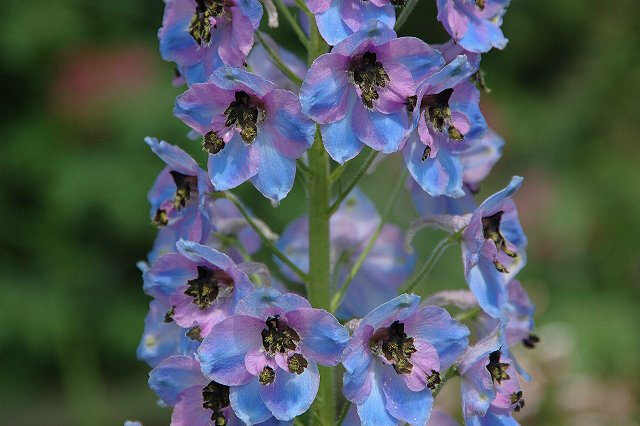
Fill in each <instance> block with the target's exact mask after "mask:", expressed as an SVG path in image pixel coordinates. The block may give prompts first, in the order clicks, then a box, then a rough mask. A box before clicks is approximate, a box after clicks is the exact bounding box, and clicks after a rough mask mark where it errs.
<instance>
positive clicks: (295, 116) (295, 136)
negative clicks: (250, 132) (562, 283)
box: [260, 89, 316, 159]
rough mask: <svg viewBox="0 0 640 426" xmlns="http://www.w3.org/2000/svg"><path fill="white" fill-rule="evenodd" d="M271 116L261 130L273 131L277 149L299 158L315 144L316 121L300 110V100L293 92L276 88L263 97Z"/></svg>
mask: <svg viewBox="0 0 640 426" xmlns="http://www.w3.org/2000/svg"><path fill="white" fill-rule="evenodd" d="M262 100H263V102H264V103H265V104H266V107H267V110H268V111H270V114H269V118H268V119H267V121H266V122H265V124H264V125H262V126H261V128H260V130H261V131H268V132H270V133H271V141H272V143H273V146H274V147H275V148H276V150H277V151H278V152H279V153H280V154H282V155H285V156H287V157H289V158H294V159H295V158H299V157H300V156H301V155H302V154H303V153H304V152H305V151H306V150H307V149H309V148H310V147H311V145H312V144H313V137H314V135H315V132H316V127H315V125H314V123H313V122H312V121H311V120H309V119H308V118H306V117H305V116H303V115H302V113H301V112H300V101H299V100H298V97H297V96H296V95H294V94H293V93H291V92H289V91H286V90H281V89H275V90H272V91H271V92H269V93H268V94H267V95H266V96H265V97H264V98H263V99H262Z"/></svg>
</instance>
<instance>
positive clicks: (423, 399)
mask: <svg viewBox="0 0 640 426" xmlns="http://www.w3.org/2000/svg"><path fill="white" fill-rule="evenodd" d="M419 303H420V297H419V296H416V295H407V294H403V295H400V296H398V297H396V298H395V299H393V300H391V301H389V302H387V303H385V304H383V305H381V306H379V307H378V308H376V309H374V310H373V311H371V312H370V313H369V314H368V315H367V316H365V317H364V318H363V319H362V321H361V322H360V324H359V325H358V327H357V328H356V330H355V331H354V333H353V335H352V336H351V339H350V341H349V346H348V347H347V349H346V350H345V353H344V356H343V359H342V364H343V365H344V368H345V370H346V372H345V374H344V378H343V393H344V395H345V397H346V398H347V399H348V400H349V401H351V402H353V403H354V404H356V405H357V410H358V415H359V416H360V419H361V421H362V423H363V424H371V425H381V426H382V425H394V426H395V425H396V424H397V423H398V422H405V423H409V424H411V425H424V424H425V423H426V422H427V420H428V419H429V414H430V412H431V407H432V404H433V396H432V393H431V391H432V389H435V386H436V384H437V383H438V382H439V381H440V372H442V371H443V370H444V369H446V368H448V367H449V366H451V365H452V364H453V362H454V361H455V360H456V358H457V357H458V355H460V354H461V353H462V352H463V351H464V350H465V348H466V347H467V344H468V336H469V330H467V328H466V327H464V326H462V325H460V324H459V323H457V322H456V321H455V320H453V319H452V318H451V316H450V315H449V314H448V313H447V311H445V310H444V309H442V308H437V307H433V306H425V307H420V306H419Z"/></svg>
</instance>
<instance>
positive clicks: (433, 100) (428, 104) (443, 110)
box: [422, 89, 464, 141]
mask: <svg viewBox="0 0 640 426" xmlns="http://www.w3.org/2000/svg"><path fill="white" fill-rule="evenodd" d="M452 94H453V89H445V90H443V91H442V92H440V93H436V94H433V95H426V96H425V97H424V98H422V105H424V108H425V110H424V115H425V118H426V119H427V121H428V122H430V123H431V126H432V127H433V129H434V130H435V131H436V132H440V133H442V132H444V131H445V130H446V131H447V134H448V135H449V138H450V139H453V140H455V141H461V140H462V139H464V136H463V135H462V133H460V131H459V130H458V129H457V128H456V127H455V126H454V124H453V120H452V119H451V109H450V108H449V99H451V95H452Z"/></svg>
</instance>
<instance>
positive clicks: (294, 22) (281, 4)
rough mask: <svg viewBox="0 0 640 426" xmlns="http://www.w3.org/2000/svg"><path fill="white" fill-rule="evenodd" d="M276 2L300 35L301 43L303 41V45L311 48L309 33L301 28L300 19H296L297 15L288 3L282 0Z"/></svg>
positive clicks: (275, 0) (295, 31)
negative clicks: (294, 14) (292, 11)
mask: <svg viewBox="0 0 640 426" xmlns="http://www.w3.org/2000/svg"><path fill="white" fill-rule="evenodd" d="M274 3H275V4H276V7H277V8H278V11H279V12H280V13H281V14H282V16H284V18H285V19H286V20H287V21H288V22H289V25H291V28H293V32H294V33H296V35H297V36H298V40H300V43H302V45H303V46H304V47H305V48H307V50H309V48H310V43H309V39H308V38H307V35H306V34H305V33H304V31H302V28H300V24H298V21H297V20H296V18H295V16H293V14H292V13H291V11H290V10H289V8H288V7H287V5H286V4H284V2H283V1H282V0H274Z"/></svg>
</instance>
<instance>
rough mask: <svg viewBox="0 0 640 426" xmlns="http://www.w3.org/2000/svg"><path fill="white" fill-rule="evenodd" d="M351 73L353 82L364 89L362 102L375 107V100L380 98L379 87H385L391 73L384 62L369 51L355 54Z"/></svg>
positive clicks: (369, 106)
mask: <svg viewBox="0 0 640 426" xmlns="http://www.w3.org/2000/svg"><path fill="white" fill-rule="evenodd" d="M349 75H350V76H351V78H352V79H353V83H354V84H355V85H357V86H358V87H359V88H360V90H361V91H362V95H361V98H362V103H364V104H365V106H367V107H368V108H373V101H374V100H376V99H379V98H380V95H378V87H382V88H384V87H385V86H386V85H387V83H388V82H389V75H388V74H387V72H386V71H385V70H384V67H383V66H382V63H380V62H378V61H377V60H376V54H375V53H374V52H369V51H367V52H365V53H364V54H362V55H357V56H355V57H354V58H353V60H352V62H351V67H350V69H349Z"/></svg>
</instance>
